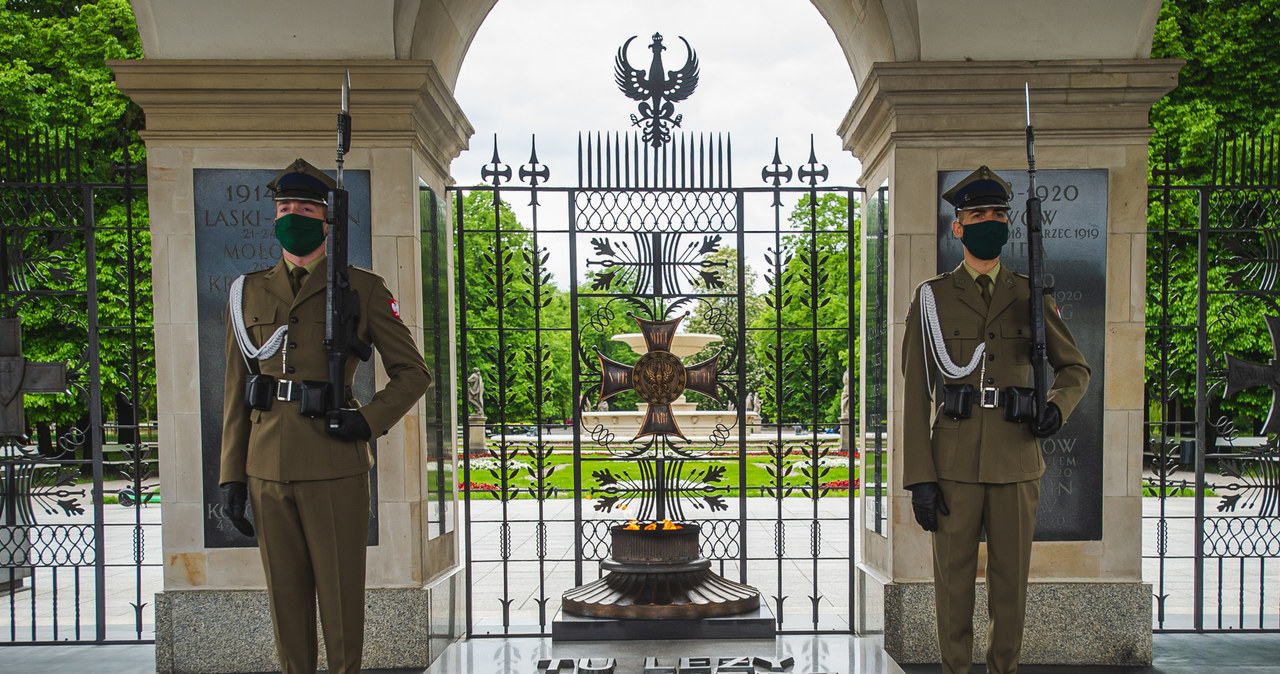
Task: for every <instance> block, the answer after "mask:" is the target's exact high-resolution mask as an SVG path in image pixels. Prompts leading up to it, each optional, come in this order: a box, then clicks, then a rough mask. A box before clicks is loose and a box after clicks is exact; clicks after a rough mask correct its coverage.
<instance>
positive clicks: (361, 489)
mask: <svg viewBox="0 0 1280 674" xmlns="http://www.w3.org/2000/svg"><path fill="white" fill-rule="evenodd" d="M333 186H334V181H333V180H332V179H330V178H329V177H328V176H326V175H325V174H324V173H322V172H320V171H319V170H317V169H316V168H315V167H313V166H311V165H310V164H308V163H307V162H305V161H303V160H301V159H299V160H297V161H296V162H294V163H293V164H292V165H290V166H289V168H287V169H285V170H284V171H283V172H282V173H281V174H280V175H278V176H276V178H275V179H274V180H272V181H271V182H270V183H269V184H268V185H267V187H269V188H271V189H272V191H273V192H274V193H275V204H276V221H275V234H276V238H277V239H278V240H279V242H280V245H281V247H282V248H283V250H284V252H283V254H282V259H281V260H280V261H279V262H278V263H277V264H276V265H275V266H274V267H271V268H270V269H265V270H262V271H258V272H254V273H251V274H246V275H244V276H242V277H240V279H239V280H238V281H237V282H236V283H235V284H234V285H233V287H232V291H231V300H230V302H229V304H228V320H227V348H226V364H227V374H226V381H225V394H224V395H225V397H224V401H223V410H224V421H223V429H222V471H221V478H220V483H221V486H222V498H223V505H224V508H225V509H226V512H227V514H228V516H229V517H230V518H231V520H232V523H233V524H234V525H235V526H236V528H237V529H239V530H240V531H241V532H242V533H244V534H245V535H249V536H252V535H253V532H254V529H253V525H251V524H250V523H249V521H248V520H247V519H246V518H245V501H246V496H247V497H248V498H251V499H252V503H253V516H254V523H255V524H256V525H257V535H258V544H259V547H260V550H261V554H262V565H263V567H264V569H265V571H266V578H267V592H268V595H269V597H270V600H271V620H272V624H273V625H274V627H275V636H276V650H277V653H278V654H279V657H280V664H281V667H282V670H283V672H285V673H292V672H315V671H316V663H317V657H318V654H317V646H316V613H315V606H316V601H317V597H318V599H319V605H320V618H321V621H322V625H323V629H324V638H325V646H326V652H327V655H328V662H329V671H330V672H334V673H335V674H336V673H338V672H343V673H350V674H355V673H356V672H358V671H360V660H361V651H362V648H363V644H364V580H365V541H366V536H367V533H368V528H369V470H370V469H371V468H372V467H373V457H372V455H371V454H370V452H369V445H368V441H369V439H370V438H372V437H377V436H381V435H384V434H386V432H387V430H388V429H390V428H391V427H392V426H394V425H395V424H396V423H398V422H399V421H400V418H401V417H403V416H404V415H405V413H406V412H407V411H408V410H409V408H411V407H412V406H413V405H414V403H415V402H417V400H418V399H419V398H421V397H422V395H423V393H424V392H425V391H426V389H427V386H428V385H429V384H430V381H431V379H430V375H429V374H428V372H427V368H426V364H425V363H424V362H423V358H422V353H421V351H420V350H419V349H418V347H417V346H415V344H414V341H413V335H412V334H411V333H410V331H409V328H408V327H407V326H406V325H405V324H404V322H403V321H401V320H400V312H399V305H398V304H397V302H396V299H395V298H394V297H393V296H392V295H391V291H390V290H388V289H387V285H386V283H385V282H384V281H383V280H382V278H381V277H380V276H378V275H377V274H374V273H373V272H370V271H367V270H364V269H359V268H356V267H350V284H351V287H352V288H354V289H355V290H356V291H357V292H358V293H359V312H360V319H359V323H358V330H357V331H358V334H359V337H360V339H361V340H362V341H363V342H364V343H366V344H370V345H372V346H373V347H374V348H376V349H377V351H378V353H379V355H380V356H381V360H382V365H383V368H384V369H385V371H386V374H387V377H388V381H387V383H386V386H384V387H383V388H382V389H381V390H380V391H378V392H377V394H376V395H374V396H373V399H372V400H370V401H369V402H368V403H367V404H365V405H363V406H361V405H360V404H359V402H357V401H356V400H355V399H354V397H352V395H351V390H350V386H351V382H352V380H353V379H354V377H355V370H356V366H357V365H358V364H359V359H358V358H355V357H351V358H349V359H348V360H347V368H346V387H347V399H348V400H347V402H348V405H347V408H345V409H336V410H323V409H322V410H320V412H319V413H318V414H317V415H316V416H304V415H303V414H302V413H300V410H301V406H303V405H308V404H310V403H308V402H304V401H303V399H304V397H305V396H307V395H308V393H307V392H308V391H311V392H313V393H314V392H315V391H317V390H319V389H322V388H323V387H324V386H325V385H326V383H327V382H326V380H327V379H328V367H327V360H326V357H325V348H324V343H323V340H324V330H325V286H326V283H325V282H326V274H327V273H328V270H327V265H326V259H327V258H326V256H325V248H324V240H325V236H326V235H327V233H328V226H327V225H326V223H325V222H324V220H325V215H326V211H327V201H326V200H327V197H328V192H329V189H330V188H331V187H333ZM250 374H255V375H265V376H267V377H271V378H274V380H271V379H266V381H267V383H268V384H269V395H268V396H266V400H265V403H263V401H261V400H257V398H258V396H256V394H253V393H250V394H249V395H250V396H251V397H253V398H254V399H255V400H257V402H256V403H255V407H250V406H249V404H248V403H249V402H251V401H249V400H247V399H246V377H247V375H250ZM260 379H262V378H261V377H260ZM264 407H265V408H264ZM326 421H331V422H333V423H329V424H327V423H326ZM246 482H247V485H246Z"/></svg>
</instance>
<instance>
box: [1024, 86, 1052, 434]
mask: <svg viewBox="0 0 1280 674" xmlns="http://www.w3.org/2000/svg"><path fill="white" fill-rule="evenodd" d="M1025 94H1026V100H1027V275H1028V276H1029V277H1030V278H1031V312H1030V313H1031V316H1030V318H1031V379H1032V385H1033V386H1034V387H1035V392H1036V400H1035V408H1036V419H1043V418H1044V413H1045V406H1046V405H1047V404H1048V400H1047V395H1048V387H1049V381H1048V377H1049V372H1048V370H1049V356H1048V347H1047V346H1046V344H1045V332H1044V296H1045V295H1046V294H1048V293H1050V292H1052V290H1050V289H1046V288H1045V287H1044V246H1043V233H1044V216H1043V214H1042V213H1041V212H1040V195H1038V194H1037V193H1036V132H1035V127H1033V126H1031V84H1030V83H1028V84H1027V85H1026V89H1025Z"/></svg>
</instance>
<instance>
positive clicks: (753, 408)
mask: <svg viewBox="0 0 1280 674" xmlns="http://www.w3.org/2000/svg"><path fill="white" fill-rule="evenodd" d="M747 411H748V412H755V413H756V414H759V413H760V394H759V393H756V392H755V391H752V392H751V393H749V394H747Z"/></svg>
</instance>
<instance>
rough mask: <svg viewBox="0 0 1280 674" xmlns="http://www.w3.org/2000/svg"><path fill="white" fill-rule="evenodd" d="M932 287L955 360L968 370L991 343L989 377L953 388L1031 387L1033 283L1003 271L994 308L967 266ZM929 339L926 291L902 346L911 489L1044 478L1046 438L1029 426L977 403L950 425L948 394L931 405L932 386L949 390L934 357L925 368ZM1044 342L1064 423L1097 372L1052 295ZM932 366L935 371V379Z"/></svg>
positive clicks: (906, 479)
mask: <svg viewBox="0 0 1280 674" xmlns="http://www.w3.org/2000/svg"><path fill="white" fill-rule="evenodd" d="M925 283H927V284H929V286H930V287H931V288H932V290H933V295H934V298H935V300H936V304H937V310H938V323H939V325H940V326H941V328H942V334H943V336H944V338H945V341H946V347H947V352H948V353H949V354H950V355H951V360H952V361H953V362H955V363H956V364H957V365H961V366H963V365H966V364H968V362H969V360H970V358H972V357H973V352H974V349H976V348H977V347H978V345H979V344H981V343H983V342H985V343H986V345H987V346H986V355H985V356H984V357H983V359H984V360H983V362H984V363H985V365H986V372H985V374H983V373H982V364H979V365H978V366H977V367H975V368H974V370H973V372H972V373H970V374H969V375H968V376H966V377H964V378H962V379H959V380H954V381H952V380H948V381H947V382H946V383H965V384H970V385H972V386H973V388H974V391H975V395H977V393H978V391H979V390H980V389H981V388H982V387H984V386H987V387H990V386H994V387H996V388H1000V389H1003V388H1004V387H1006V386H1029V385H1030V381H1031V330H1030V325H1029V323H1030V320H1029V314H1030V308H1029V302H1030V297H1031V283H1030V280H1029V279H1028V278H1027V277H1026V276H1023V275H1022V274H1015V273H1013V272H1012V271H1010V270H1009V268H1008V267H1007V266H1004V265H1001V267H1000V271H999V273H998V274H997V276H996V281H995V284H994V287H993V289H992V297H991V306H990V307H988V306H987V304H986V302H985V301H984V300H983V299H982V290H981V289H980V288H979V286H978V284H977V283H975V282H974V280H973V278H971V277H970V276H969V273H968V272H967V271H965V269H964V267H963V264H962V265H961V266H959V267H956V268H955V269H954V270H952V271H951V272H949V273H946V274H940V275H938V276H935V277H934V278H931V279H929V280H927V281H925ZM921 285H923V284H921ZM924 339H925V335H924V332H923V326H922V325H921V309H920V288H919V287H917V288H916V291H915V294H914V296H913V297H912V300H911V311H910V313H908V314H907V322H906V336H905V338H904V339H903V345H902V350H903V351H902V374H903V378H904V380H905V381H904V383H903V416H902V419H903V469H902V484H903V486H904V487H906V486H911V485H913V484H919V483H921V482H935V481H937V480H938V479H944V480H952V481H955V482H991V483H1008V482H1021V481H1023V480H1034V479H1037V478H1039V477H1040V476H1041V475H1042V474H1043V473H1044V458H1043V457H1042V456H1041V451H1040V442H1039V440H1038V439H1037V438H1036V437H1035V436H1033V435H1031V430H1030V427H1029V426H1028V425H1027V424H1026V423H1011V422H1008V421H1005V420H1004V410H1003V409H1001V408H994V409H993V408H983V407H979V406H978V404H977V402H978V401H977V399H975V401H974V405H973V415H972V416H971V417H970V418H968V419H962V420H957V419H951V418H950V417H947V416H945V415H943V414H941V413H940V412H939V410H940V409H941V407H942V400H941V396H940V395H934V396H933V397H932V399H931V397H930V391H929V383H930V382H932V384H933V386H934V387H935V389H938V390H940V388H941V387H940V385H939V384H940V382H939V380H940V379H941V378H942V375H941V373H939V372H938V371H937V369H936V367H935V366H934V364H933V356H932V354H931V353H930V354H929V356H928V360H927V361H926V355H925V351H924V344H923V342H924ZM1045 342H1046V346H1047V351H1048V358H1049V367H1050V369H1051V370H1052V371H1053V374H1054V376H1053V383H1052V386H1051V388H1050V389H1049V394H1048V399H1049V402H1052V403H1054V404H1055V405H1057V406H1058V409H1059V410H1060V411H1061V412H1062V419H1063V421H1064V422H1065V421H1066V420H1067V418H1068V417H1069V416H1070V415H1071V411H1072V410H1074V409H1075V407H1076V404H1077V403H1079V402H1080V398H1081V397H1083V396H1084V393H1085V390H1086V389H1087V388H1088V386H1089V373H1090V370H1089V366H1088V364H1086V363H1085V360H1084V356H1083V355H1082V354H1081V353H1080V349H1079V348H1077V347H1076V343H1075V339H1073V338H1072V336H1071V331H1070V330H1068V329H1067V325H1066V323H1064V322H1063V321H1062V317H1061V316H1059V315H1058V310H1057V305H1056V304H1055V303H1054V301H1053V298H1052V297H1050V296H1046V297H1045ZM930 349H932V345H930ZM925 368H930V371H929V372H928V373H927V375H928V379H926V371H925ZM980 376H983V377H985V381H983V380H980V379H979V377H980Z"/></svg>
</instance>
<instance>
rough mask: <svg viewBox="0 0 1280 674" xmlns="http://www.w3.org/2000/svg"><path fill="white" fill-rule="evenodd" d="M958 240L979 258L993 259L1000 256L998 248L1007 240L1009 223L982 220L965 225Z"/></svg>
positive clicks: (1002, 246)
mask: <svg viewBox="0 0 1280 674" xmlns="http://www.w3.org/2000/svg"><path fill="white" fill-rule="evenodd" d="M960 241H961V243H963V244H964V247H965V248H967V249H969V252H970V253H972V254H973V256H974V257H976V258H978V259H979V260H994V259H996V258H997V257H1000V249H1001V248H1004V244H1006V243H1008V242H1009V223H1007V222H1004V221H1002V220H983V221H982V222H975V223H972V224H968V225H965V226H964V236H962V237H960Z"/></svg>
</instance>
